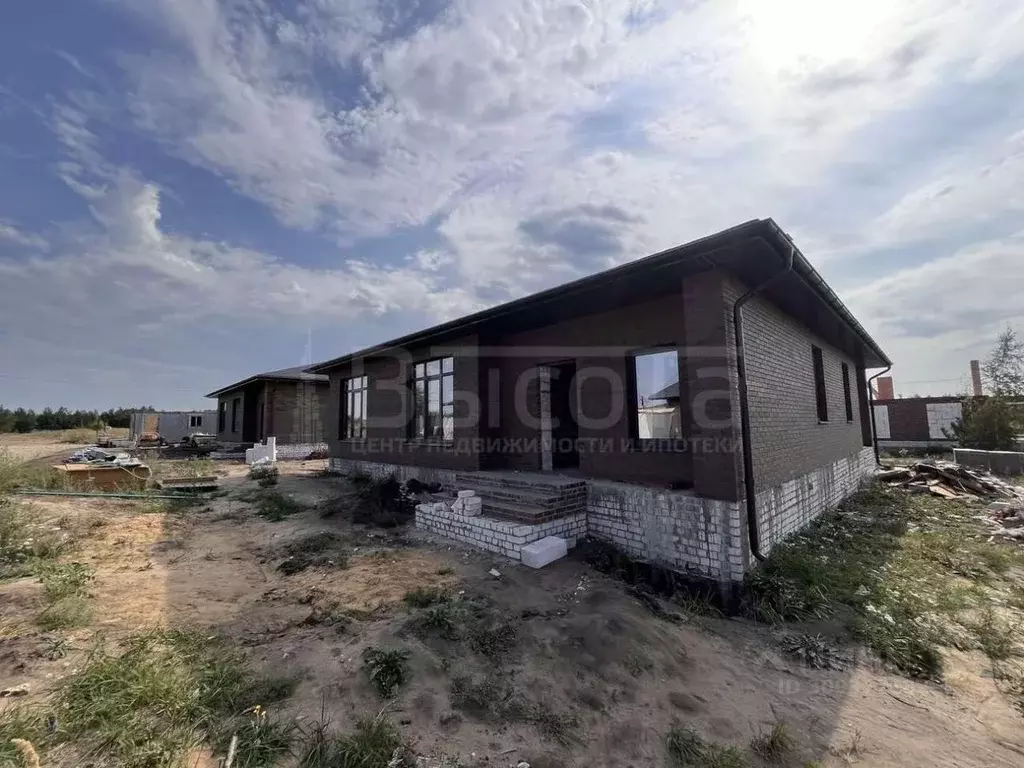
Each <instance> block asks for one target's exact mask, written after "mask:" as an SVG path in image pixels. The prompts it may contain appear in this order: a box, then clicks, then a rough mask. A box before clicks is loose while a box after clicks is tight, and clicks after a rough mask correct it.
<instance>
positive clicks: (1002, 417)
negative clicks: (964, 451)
mask: <svg viewBox="0 0 1024 768" xmlns="http://www.w3.org/2000/svg"><path fill="white" fill-rule="evenodd" d="M943 432H944V433H945V434H946V437H948V438H949V439H950V440H955V441H956V442H957V444H958V445H959V446H960V447H961V448H976V449H978V450H981V451H1012V450H1013V448H1014V443H1015V439H1016V437H1017V413H1016V411H1015V409H1014V406H1013V405H1011V404H1010V402H1009V401H1008V400H1007V398H1005V397H999V396H995V395H993V396H990V397H985V398H968V399H966V400H964V403H963V413H962V415H961V416H960V418H959V419H957V420H956V421H954V422H953V423H952V424H950V427H949V429H948V430H947V429H944V430H943Z"/></svg>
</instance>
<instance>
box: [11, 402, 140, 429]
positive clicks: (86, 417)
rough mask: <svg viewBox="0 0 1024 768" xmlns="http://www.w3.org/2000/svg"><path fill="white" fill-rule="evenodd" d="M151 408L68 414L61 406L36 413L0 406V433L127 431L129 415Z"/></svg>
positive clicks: (114, 409)
mask: <svg viewBox="0 0 1024 768" xmlns="http://www.w3.org/2000/svg"><path fill="white" fill-rule="evenodd" d="M154 410H156V409H155V408H153V407H152V406H148V405H145V406H140V407H138V408H135V407H128V408H111V409H110V410H107V411H80V410H79V411H70V410H68V409H67V408H64V407H61V408H58V409H57V410H54V409H53V408H44V409H43V410H41V411H39V412H38V413H37V412H36V411H33V410H31V409H30V410H25V409H24V408H16V409H14V410H11V409H10V408H7V407H6V406H4V405H0V433H2V432H32V431H33V430H37V429H39V430H47V429H98V428H99V427H103V426H107V427H115V428H127V427H128V426H130V424H131V418H132V414H133V413H135V412H137V411H154Z"/></svg>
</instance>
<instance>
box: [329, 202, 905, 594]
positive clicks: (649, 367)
mask: <svg viewBox="0 0 1024 768" xmlns="http://www.w3.org/2000/svg"><path fill="white" fill-rule="evenodd" d="M755 287H757V288H759V289H760V290H759V292H758V293H756V295H751V294H748V293H747V292H748V291H749V290H750V289H752V288H755ZM741 297H743V298H742V299H741ZM738 301H741V302H742V303H741V307H742V308H741V309H740V310H739V315H740V319H741V331H740V333H737V329H736V328H735V325H734V310H735V308H736V307H737V302H738ZM737 337H741V341H742V348H743V349H744V351H745V356H744V358H743V360H744V362H745V366H743V368H742V369H741V367H740V366H738V364H737V356H736V349H737ZM888 364H890V361H889V359H888V358H887V357H886V355H885V353H884V352H882V350H881V349H880V348H879V347H878V345H877V344H876V343H875V342H874V341H873V340H872V339H871V338H870V337H869V336H868V334H867V333H866V331H865V330H864V329H863V328H862V327H861V326H860V324H859V323H858V322H857V321H856V319H854V317H853V316H852V315H851V314H850V312H849V310H848V309H847V308H846V307H845V306H844V305H843V304H842V302H841V301H840V300H839V299H838V298H837V297H836V295H835V294H834V293H833V292H832V290H831V289H829V287H828V286H827V285H826V284H825V282H824V281H823V280H822V279H821V277H820V275H818V273H817V272H816V271H815V270H814V269H813V267H811V265H810V264H809V263H808V262H807V261H806V259H805V258H804V257H803V255H802V254H801V253H800V252H799V250H798V249H796V247H795V246H794V245H793V244H792V242H791V240H790V239H789V238H788V237H787V236H786V235H785V234H784V233H783V232H782V231H781V230H780V229H779V228H778V227H777V226H776V224H775V223H774V222H773V221H771V220H765V221H752V222H748V223H747V224H743V225H740V226H738V227H735V228H733V229H730V230H726V231H724V232H721V233H719V234H716V235H713V236H711V237H707V238H704V239H702V240H698V241H695V242H693V243H690V244H687V245H683V246H680V247H677V248H673V249H671V250H668V251H664V252H662V253H659V254H656V255H654V256H650V257H647V258H645V259H641V260H639V261H635V262H632V263H629V264H625V265H623V266H620V267H616V268H614V269H611V270H608V271H606V272H602V273H600V274H597V275H593V276H591V277H587V278H584V279H581V280H577V281H575V282H572V283H568V284H566V285H562V286H559V287H557V288H553V289H551V290H547V291H543V292H541V293H538V294H534V295H532V296H528V297H526V298H523V299H519V300H516V301H512V302H510V303H507V304H504V305H501V306H499V307H495V308H493V309H489V310H485V311H482V312H478V313H476V314H473V315H470V316H468V317H464V318H461V319H458V320H454V321H451V322H447V323H444V324H442V325H438V326H436V327H433V328H429V329H427V330H424V331H419V332H417V333H413V334H410V335H407V336H404V337H402V338H399V339H396V340H394V341H391V342H387V343H384V344H379V345H377V346H375V347H372V348H370V349H366V350H363V351H361V352H357V353H354V354H350V355H345V356H343V357H339V358H336V359H333V360H329V361H327V362H324V363H319V364H317V365H314V366H312V367H311V369H310V370H312V371H314V372H317V373H322V374H327V375H329V376H330V381H331V396H330V399H329V408H328V410H327V414H328V415H327V417H326V418H327V422H328V424H329V425H330V427H329V429H328V430H327V440H328V443H329V445H330V454H331V466H332V468H334V469H335V470H339V471H362V472H370V473H373V474H376V475H384V474H389V473H394V474H395V475H396V476H397V477H398V478H399V479H407V478H409V477H419V478H421V479H425V480H433V481H436V482H440V483H442V484H444V485H446V486H447V487H449V488H453V489H473V490H476V491H477V492H478V494H479V495H480V496H482V497H483V513H484V515H483V517H482V518H474V517H462V516H458V515H454V514H452V513H450V511H449V512H444V511H443V510H440V511H433V510H437V505H431V506H430V507H424V510H427V511H422V513H421V511H420V510H418V512H417V524H418V525H421V526H423V527H426V528H429V529H432V530H435V531H438V532H441V533H443V534H444V535H448V536H451V537H454V538H459V539H463V540H466V541H472V542H474V543H476V544H477V545H478V546H481V547H483V548H486V549H490V550H493V551H495V552H501V553H503V554H506V555H509V556H511V557H513V558H518V557H519V550H520V549H521V547H522V546H523V544H524V543H527V542H529V541H533V540H536V539H537V538H540V537H541V536H544V535H550V534H554V535H560V536H563V537H565V538H567V539H569V542H570V545H571V544H573V543H574V542H575V539H576V538H577V537H579V536H581V535H589V536H592V537H596V538H602V539H607V540H610V541H612V542H614V543H616V544H617V545H618V546H620V547H621V548H623V549H624V550H626V551H627V552H629V553H630V554H632V555H633V556H635V557H638V558H643V559H645V560H648V561H651V562H654V563H657V564H660V565H663V566H665V567H667V568H670V569H673V570H675V571H679V572H684V573H688V574H691V575H693V576H698V577H702V578H704V579H710V580H713V581H716V582H718V583H719V584H721V585H725V586H726V588H728V589H731V588H732V585H733V584H734V583H735V582H736V581H739V580H741V579H742V578H743V574H744V572H745V571H746V570H747V569H748V568H749V567H751V566H752V564H753V563H754V562H755V560H756V557H757V556H758V555H763V554H765V553H767V552H768V551H769V550H770V549H771V548H772V547H773V546H774V545H775V544H776V543H778V542H779V541H780V540H781V539H782V538H783V537H784V536H786V535H788V534H790V533H792V532H794V531H796V530H798V529H799V528H801V527H802V526H804V525H806V524H807V523H808V522H810V521H811V520H812V519H814V518H815V517H816V516H817V515H819V514H820V513H821V512H822V511H823V510H825V509H826V508H829V507H832V506H835V505H836V504H838V502H839V501H840V500H841V499H842V498H844V497H845V496H846V495H848V494H849V493H851V492H852V491H854V490H855V489H856V488H857V487H858V484H859V483H860V482H861V481H862V479H863V478H865V477H866V476H868V475H870V474H871V473H872V472H873V470H874V467H875V461H874V455H873V447H872V435H871V421H870V416H869V410H868V407H867V402H868V398H867V387H866V382H865V369H869V368H879V367H883V366H885V365H888ZM741 375H742V378H741ZM673 384H674V385H675V396H674V397H673V396H672V395H671V386H672V385H673ZM666 388H669V390H670V391H669V392H666V391H665V389H666ZM744 414H745V415H746V417H747V418H744ZM645 423H646V424H647V426H642V425H644V424H645ZM675 424H678V427H676V426H673V425H675ZM747 424H748V425H749V436H750V439H749V441H748V442H747V443H746V445H747V447H748V448H749V455H745V454H746V453H747V452H746V451H744V450H743V446H744V441H743V440H742V439H741V436H742V435H743V434H744V432H745V431H746V425H747ZM666 430H668V432H669V435H673V434H677V435H678V437H672V436H670V437H655V435H656V434H657V435H660V434H662V433H664V432H665V431H666ZM510 470H516V472H511V471H510ZM748 491H749V492H748ZM748 500H749V502H750V503H748ZM428 512H429V514H428Z"/></svg>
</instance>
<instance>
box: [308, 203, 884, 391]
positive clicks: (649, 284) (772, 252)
mask: <svg viewBox="0 0 1024 768" xmlns="http://www.w3.org/2000/svg"><path fill="white" fill-rule="evenodd" d="M791 248H792V249H794V254H793V269H792V271H791V272H790V273H789V274H787V275H785V276H783V277H781V278H779V279H778V280H776V281H773V283H772V284H771V286H769V288H768V289H766V290H765V291H764V295H765V296H766V297H767V298H769V299H770V300H771V301H773V302H774V303H776V304H777V305H778V306H779V307H780V308H781V309H783V310H784V311H786V312H787V313H788V314H790V315H792V316H794V317H796V318H797V319H799V320H800V321H801V322H803V323H804V324H805V325H806V326H808V327H809V328H811V329H813V330H814V331H815V332H817V333H818V334H819V335H821V336H822V337H823V338H825V340H826V341H829V342H830V343H833V344H834V345H835V346H837V347H839V348H841V349H843V350H844V351H846V352H847V353H848V354H850V356H851V357H852V358H853V359H854V360H857V361H858V362H859V363H860V364H861V365H863V366H864V367H865V368H880V367H883V366H886V365H890V364H891V361H890V360H889V358H888V356H886V354H885V353H884V352H883V351H882V350H881V348H880V347H879V346H878V344H877V343H876V342H875V341H874V339H872V338H871V336H870V335H869V334H868V333H867V331H866V330H865V329H864V328H863V326H861V324H860V323H859V322H858V321H857V319H856V318H855V317H854V316H853V314H852V313H851V312H850V311H849V309H847V307H846V305H844V304H843V302H842V301H840V300H839V297H838V296H836V294H835V292H834V291H832V289H831V288H829V286H828V285H827V284H826V283H825V281H824V280H823V279H822V278H821V275H819V274H818V272H817V271H816V270H815V269H814V267H812V266H811V265H810V263H809V262H808V261H807V259H806V258H805V257H804V255H803V254H802V253H801V252H800V250H799V248H796V246H795V244H793V242H792V240H791V239H790V238H789V237H788V236H787V235H786V234H785V233H784V232H783V231H782V230H781V229H780V228H779V227H778V225H777V224H776V223H775V222H774V221H773V220H771V219H763V220H754V221H749V222H747V223H745V224H740V225H739V226H736V227H732V228H731V229H727V230H724V231H722V232H719V233H717V234H714V235H710V236H708V237H705V238H701V239H700V240H695V241H693V242H690V243H686V244H684V245H680V246H677V247H675V248H671V249H669V250H666V251H662V252H660V253H656V254H654V255H652V256H647V257H646V258H642V259H638V260H636V261H632V262H629V263H628V264H623V265H621V266H618V267H615V268H613V269H609V270H606V271H604V272H599V273H598V274H596V275H591V276H589V277H584V278H581V279H579V280H575V281H573V282H570V283H565V284H564V285H560V286H557V287H555V288H550V289H548V290H546V291H541V292H539V293H535V294H532V295H530V296H526V297H524V298H521V299H516V300H514V301H510V302H507V303H505V304H501V305H498V306H496V307H492V308H490V309H485V310H483V311H481V312H476V313H474V314H472V315H467V316H466V317H462V318H459V319H456V320H452V321H449V322H446V323H441V324H439V325H435V326H433V327H431V328H426V329H424V330H421V331H416V332H414V333H410V334H407V335H405V336H402V337H400V338H397V339H393V340H391V341H387V342H384V343H382V344H377V345H375V346H372V347H367V348H366V349H362V350H359V351H358V352H353V353H351V354H347V355H342V356H340V357H336V358H333V359H331V360H326V361H324V362H322V363H318V364H316V365H313V366H311V367H310V368H309V369H308V370H309V371H310V372H314V373H328V372H329V371H331V370H333V369H336V368H339V367H342V366H344V365H347V364H348V363H350V362H351V361H353V360H356V359H360V358H367V357H373V356H378V355H384V354H388V353H390V352H393V351H396V350H399V349H408V348H410V347H420V346H426V345H442V344H444V343H446V342H450V341H453V340H455V339H458V338H459V337H462V336H466V335H468V334H472V333H483V332H487V333H494V334H498V335H500V334H501V333H502V332H508V331H515V330H525V329H526V328H535V327H542V326H545V325H550V324H553V323H556V322H559V321H561V320H565V319H568V318H570V317H574V316H580V315H585V314H589V313H591V312H593V311H595V308H605V307H614V306H623V305H627V304H630V303H635V302H638V301H642V300H644V299H650V298H654V297H657V296H663V295H667V294H669V293H670V292H672V291H674V290H678V286H679V280H681V279H682V278H683V277H685V276H686V275H688V274H694V273H697V272H702V271H706V270H708V269H715V268H719V269H723V270H725V271H726V272H728V273H730V274H732V275H734V276H735V277H736V278H737V279H738V280H740V281H741V282H742V283H743V284H745V285H747V286H753V285H757V284H759V283H761V282H763V281H765V280H767V279H768V278H769V277H771V276H772V275H774V274H776V273H777V272H778V271H779V270H781V269H782V268H783V266H784V264H785V261H786V257H787V256H788V254H789V250H790V249H791Z"/></svg>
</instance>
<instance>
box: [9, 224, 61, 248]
mask: <svg viewBox="0 0 1024 768" xmlns="http://www.w3.org/2000/svg"><path fill="white" fill-rule="evenodd" d="M4 243H8V244H13V245H18V246H22V247H24V248H36V249H39V250H45V249H46V248H47V247H48V245H49V243H47V242H46V239H45V238H43V237H41V236H39V235H33V234H31V233H27V232H23V231H21V230H20V229H19V228H18V227H16V226H14V224H12V223H11V222H9V221H4V220H3V219H0V249H2V247H3V245H4Z"/></svg>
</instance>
